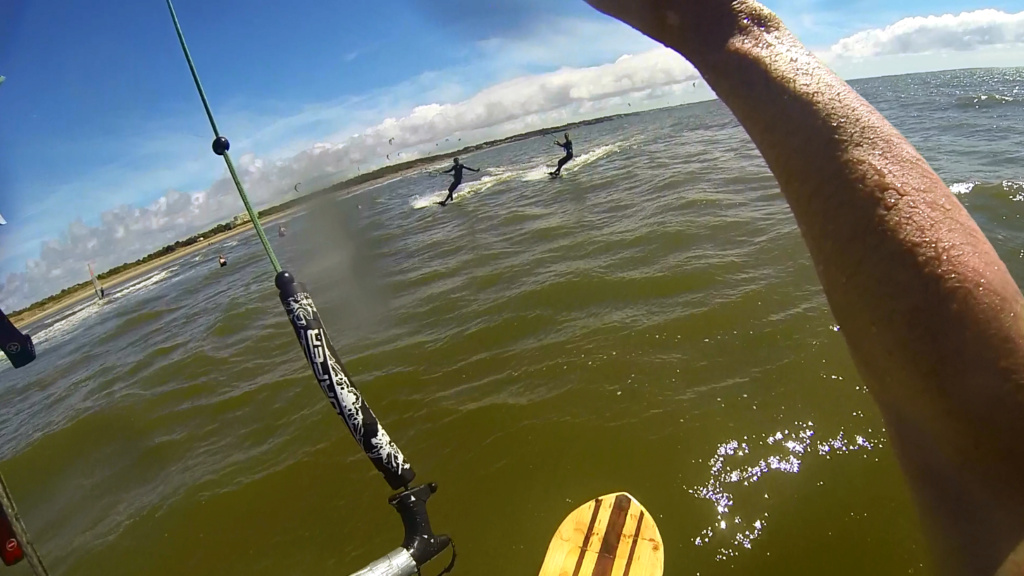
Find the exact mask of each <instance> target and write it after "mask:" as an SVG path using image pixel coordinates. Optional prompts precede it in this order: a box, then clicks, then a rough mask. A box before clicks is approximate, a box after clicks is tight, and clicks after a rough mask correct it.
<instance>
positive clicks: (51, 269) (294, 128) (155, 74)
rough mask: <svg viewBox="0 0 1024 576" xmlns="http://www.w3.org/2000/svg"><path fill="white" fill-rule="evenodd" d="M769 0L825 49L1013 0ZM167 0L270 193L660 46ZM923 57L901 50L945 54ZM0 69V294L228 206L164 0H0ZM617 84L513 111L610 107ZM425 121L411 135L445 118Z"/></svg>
mask: <svg viewBox="0 0 1024 576" xmlns="http://www.w3.org/2000/svg"><path fill="white" fill-rule="evenodd" d="M768 4H769V6H770V7H771V8H773V9H775V10H776V11H777V12H779V14H780V15H781V16H782V17H783V18H784V20H785V21H786V22H787V24H788V25H789V26H790V28H791V29H793V30H794V31H795V32H796V33H797V35H798V36H800V37H801V39H803V40H804V42H805V43H807V44H808V45H809V46H811V47H812V48H816V49H820V50H827V49H828V48H829V47H830V46H832V45H833V44H834V43H836V42H837V41H839V40H840V39H842V38H845V37H848V36H850V35H852V34H854V33H856V32H860V31H864V30H870V29H877V28H883V27H885V26H887V25H889V24H892V23H894V22H897V21H899V20H901V19H903V18H906V17H909V16H926V15H932V14H942V13H946V12H951V13H960V12H964V11H973V10H978V9H982V8H992V9H997V10H1002V11H1004V12H1007V13H1011V14H1012V13H1014V12H1019V11H1020V9H1021V6H1020V2H1019V0H1018V1H1016V2H1007V1H998V0H990V1H984V2H981V1H973V0H966V1H952V0H930V1H928V2H924V1H923V0H907V1H904V2H899V3H897V2H891V1H886V2H883V1H877V0H853V1H849V0H847V1H842V2H840V1H835V0H785V1H781V2H769V3H768ZM176 9H177V11H178V15H179V17H180V18H181V21H182V25H183V27H184V29H185V33H186V36H187V39H188V41H189V44H190V47H191V49H192V51H193V55H194V57H195V59H196V63H197V65H198V66H199V71H200V74H201V75H202V78H203V83H204V86H205V88H206V89H207V92H208V94H209V96H210V98H211V101H212V104H213V107H214V112H215V113H216V114H217V116H218V122H219V124H220V127H221V129H222V131H223V132H225V133H226V134H227V135H228V136H229V137H231V139H232V144H233V148H232V150H233V152H234V153H235V155H236V157H243V156H245V155H246V154H248V155H251V157H250V159H249V163H248V164H246V162H245V159H244V158H243V162H242V163H243V165H247V166H248V168H249V170H250V173H251V174H253V179H254V184H253V185H254V186H256V188H257V196H260V197H261V199H262V202H263V203H270V202H273V201H275V200H279V199H280V198H279V197H278V196H279V191H280V190H286V189H290V188H291V186H290V185H287V186H286V185H285V182H291V181H292V180H294V181H300V180H302V179H304V178H305V179H316V178H320V179H321V180H322V181H324V182H327V181H330V180H331V179H332V178H335V179H337V178H339V177H341V176H343V175H347V174H348V173H351V172H352V170H353V169H355V168H358V169H360V170H361V169H362V168H363V167H364V165H365V166H366V167H367V168H370V167H372V166H373V165H374V164H375V163H376V164H379V163H380V161H379V160H381V159H379V158H378V157H379V156H380V155H379V154H376V155H374V154H371V153H370V152H369V151H368V150H369V148H367V151H364V152H356V151H355V150H356V146H355V145H354V144H353V142H357V143H358V142H362V143H363V144H365V146H367V147H369V146H370V143H371V142H376V144H374V146H377V147H376V148H373V150H374V151H380V150H381V149H380V148H379V142H377V141H372V139H366V138H364V139H363V140H356V141H351V140H347V139H349V138H350V137H351V136H352V135H354V134H358V133H365V134H369V133H370V132H372V131H373V130H374V129H375V128H374V127H377V129H378V130H383V128H380V126H381V122H382V121H385V119H387V118H394V119H402V118H406V117H409V116H410V115H414V112H415V110H416V107H417V106H424V105H430V104H440V105H454V104H456V103H459V102H465V101H467V99H471V98H473V97H474V95H477V94H478V93H480V91H481V90H486V89H490V90H492V92H500V91H501V90H503V89H504V88H503V87H506V86H511V87H515V86H516V84H514V83H513V84H503V83H507V82H509V81H513V79H516V78H522V77H530V76H532V75H545V74H549V75H550V74H555V73H558V71H559V70H565V69H566V68H573V69H577V68H587V67H593V66H599V65H608V64H609V63H613V62H615V61H616V60H617V59H618V58H619V57H620V56H622V55H623V54H638V53H642V52H645V51H649V50H652V49H655V48H656V47H657V46H656V44H654V43H653V42H651V41H649V40H647V39H646V38H643V37H642V36H641V35H639V34H638V33H636V32H634V31H632V30H629V29H628V28H626V27H624V26H622V25H619V24H618V23H615V22H613V21H611V20H610V19H608V18H606V17H604V16H602V15H600V14H597V13H596V12H594V11H593V10H592V9H590V8H589V7H588V6H586V5H585V4H584V3H583V2H582V1H576V0H561V1H551V0H543V1H542V0H491V1H488V2H483V1H471V0H378V1H375V2H322V1H320V2H314V1H311V0H292V1H291V2H287V3H283V2H277V1H270V0H250V1H248V2H243V1H241V0H220V1H218V2H209V1H203V0H178V2H177V3H176ZM1005 26H1011V27H1012V26H1015V25H1014V24H1006V25H1005ZM595 39H598V41H595ZM979 53H981V55H980V56H975V57H972V58H973V60H972V59H970V58H968V61H967V63H968V64H972V65H985V64H986V63H989V62H991V63H992V64H993V65H1002V64H1004V63H1005V61H1006V60H1007V59H1010V60H1011V61H1012V60H1013V58H1017V57H1018V56H1019V55H1020V53H1021V52H1020V44H1019V43H1018V44H1016V47H1015V48H1014V47H1010V48H1005V47H999V46H996V47H989V48H988V49H987V51H986V50H980V51H979ZM961 56H963V54H961ZM929 58H930V57H929V56H928V55H927V54H925V55H924V56H920V55H919V56H918V57H917V60H914V61H913V62H910V61H908V62H909V63H907V64H906V65H905V66H904V68H907V70H906V71H911V70H913V69H914V68H928V67H930V66H931V64H934V62H937V60H935V58H932V59H931V60H929ZM930 63H931V64H930ZM1017 63H1018V64H1024V61H1021V60H1019V59H1018V60H1017ZM862 64H863V62H862ZM897 68H898V66H897ZM607 69H608V70H610V68H607ZM901 71H902V70H901ZM0 75H4V76H6V77H7V81H6V82H5V83H4V84H3V85H2V86H0V118H2V119H3V120H2V122H0V213H2V214H3V216H4V217H5V218H6V219H7V220H8V222H9V223H10V224H9V225H8V226H6V227H5V228H3V229H0V306H4V307H8V308H10V307H12V306H14V307H18V306H22V305H24V304H27V303H28V302H30V301H32V300H35V299H38V298H41V297H44V296H46V295H48V294H49V293H52V292H54V291H56V290H59V289H60V288H62V287H63V286H66V285H69V284H72V283H76V282H79V281H83V280H86V279H87V273H86V272H84V270H85V264H84V262H83V260H89V261H93V262H95V263H96V265H97V268H98V269H100V270H102V269H105V268H109V267H110V266H114V265H116V264H119V263H120V262H123V261H125V260H126V259H134V258H137V257H139V256H141V255H143V254H145V253H148V252H149V251H151V250H153V249H155V248H157V247H159V246H161V245H163V244H166V243H167V242H168V241H173V240H174V239H176V238H178V237H181V236H183V235H187V234H188V233H191V232H195V231H197V230H198V227H199V226H204V225H206V224H209V223H211V222H213V221H219V220H220V219H223V217H224V216H225V215H226V214H229V213H228V212H227V211H229V210H235V208H230V207H229V206H228V205H227V204H226V203H225V204H224V205H223V206H220V205H217V204H215V203H213V202H212V200H213V199H214V197H215V196H216V192H217V191H218V190H219V189H220V188H219V186H220V184H222V181H223V166H222V164H221V163H220V162H219V161H218V160H217V159H216V158H215V157H214V156H213V155H212V154H211V153H210V152H209V143H210V140H211V135H210V130H209V126H208V125H207V124H206V121H205V117H204V116H203V114H202V109H201V106H200V104H199V101H198V98H197V97H196V95H195V93H194V88H193V87H192V85H191V82H190V78H189V75H188V70H187V68H186V67H185V64H184V61H183V59H182V57H181V54H180V51H179V49H178V46H177V41H176V38H175V36H174V32H173V28H172V26H171V23H170V21H169V17H168V13H167V10H166V7H165V5H164V3H163V1H162V0H145V1H135V2H121V1H119V2H113V1H110V0H98V1H97V2H92V3H83V2H74V1H71V0H51V1H50V2H45V3H44V2H29V1H27V0H6V1H5V2H2V3H0ZM656 81H657V82H662V80H656ZM662 83H663V82H662ZM660 85H661V84H659V86H660ZM509 90H510V91H511V90H512V88H509ZM684 96H685V95H684ZM701 96H703V97H707V94H706V93H705V94H701V93H699V92H694V93H693V94H691V95H689V96H686V97H690V98H691V99H695V98H698V97H701ZM489 97H505V96H501V95H498V96H494V95H493V94H492V95H491V96H489ZM507 97H511V96H507ZM684 99H685V98H684ZM608 101H609V102H610V103H609V104H608V105H607V106H605V107H603V108H602V107H597V108H595V107H593V106H589V107H588V106H583V105H582V104H580V103H579V102H573V106H574V107H562V108H557V109H556V108H551V109H550V110H549V109H544V110H527V111H525V112H524V117H525V116H526V115H530V118H531V120H530V122H543V121H544V120H545V119H571V118H573V117H576V116H578V115H580V114H583V111H584V110H597V109H600V110H608V111H614V98H611V97H609V98H608ZM652 105H653V104H652ZM553 106H554V105H553ZM524 110H525V109H524ZM432 113H434V112H431V110H430V109H421V110H420V114H421V115H422V114H432ZM545 115H546V116H545ZM442 116H443V115H442ZM438 118H440V117H438ZM445 121H446V122H449V123H450V122H454V121H453V120H450V119H449V120H445ZM432 122H433V123H434V124H433V125H437V124H438V123H439V122H440V120H438V119H437V118H434V120H432ZM481 122H482V123H478V124H475V125H474V126H467V127H459V126H455V127H454V128H453V129H455V130H461V129H462V128H465V132H464V133H465V134H466V136H467V138H466V140H467V142H468V141H470V140H471V139H472V138H474V137H476V138H483V137H487V136H493V135H495V134H497V133H500V132H502V131H503V130H505V131H508V130H512V129H514V128H518V127H525V126H527V125H528V124H524V123H518V124H517V123H516V122H515V121H513V120H512V119H509V118H503V119H501V120H500V122H499V121H497V120H496V121H495V122H496V123H495V124H494V125H493V126H489V125H487V123H486V122H483V121H481ZM523 122H526V121H525V120H524V121H523ZM408 124H409V123H408V122H407V123H406V124H402V126H406V125H408ZM449 127H450V128H452V127H451V126H449ZM416 130H418V131H419V132H417V138H418V140H416V142H415V144H416V145H410V147H409V148H408V149H406V153H407V154H415V153H417V150H420V151H422V150H423V149H424V147H425V146H427V145H429V140H430V138H434V137H436V135H434V134H433V133H430V134H428V133H427V132H429V131H426V132H424V129H423V127H422V126H421V125H419V124H417V125H416ZM367 131H370V132H367ZM460 133H462V132H460ZM412 140H413V138H411V137H410V139H409V141H410V142H412ZM346 142H347V143H348V144H347V146H348V148H346V149H345V151H344V154H347V156H345V160H344V161H342V160H341V159H339V158H340V157H339V158H335V159H334V160H332V161H330V162H326V163H325V161H324V160H323V158H325V157H326V155H324V156H323V157H322V158H321V159H320V160H316V159H313V158H312V156H310V153H309V152H308V151H309V150H310V149H311V147H313V146H314V145H315V144H317V143H320V144H321V145H325V146H327V145H331V146H335V148H332V149H331V150H332V152H331V153H332V154H335V155H338V154H341V152H339V150H340V149H341V148H339V147H340V146H341V144H343V143H346ZM417 146H419V148H417ZM303 154H305V155H303ZM296 155H298V156H296ZM280 159H292V160H288V162H291V163H292V164H291V165H289V167H288V169H287V170H284V169H280V170H278V171H277V172H276V173H274V174H270V171H269V168H268V167H267V163H268V162H271V161H274V160H280ZM260 183H262V184H263V185H264V186H263V187H264V188H266V190H265V191H263V192H261V191H260ZM169 191H179V192H180V194H178V193H171V195H170V196H168V194H169ZM207 200H209V201H210V202H208V203H206V204H203V202H205V201H207ZM190 202H191V204H192V207H191V208H189V206H190V204H189V203H190ZM174 206H177V207H178V208H176V209H175V210H177V211H174V210H172V209H171V207H174ZM236 208H237V207H236ZM190 210H191V211H190ZM235 211H239V210H235ZM199 212H201V213H199ZM122 220H123V221H124V222H128V223H129V224H127V225H122V222H121V221H122ZM100 228H104V229H105V230H106V231H105V232H103V234H100V233H99V232H97V230H98V229H100ZM115 244H116V245H115ZM76 262H77V263H76Z"/></svg>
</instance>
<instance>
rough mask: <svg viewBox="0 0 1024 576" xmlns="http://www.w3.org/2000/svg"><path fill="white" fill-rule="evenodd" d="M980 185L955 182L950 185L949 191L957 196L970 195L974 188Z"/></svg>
mask: <svg viewBox="0 0 1024 576" xmlns="http://www.w3.org/2000/svg"><path fill="white" fill-rule="evenodd" d="M978 184H980V182H954V183H953V184H950V185H949V190H950V192H952V193H953V194H954V195H956V196H960V195H963V194H970V193H971V190H974V187H975V186H977V185H978Z"/></svg>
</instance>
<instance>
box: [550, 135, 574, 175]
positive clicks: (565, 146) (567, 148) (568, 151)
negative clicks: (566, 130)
mask: <svg viewBox="0 0 1024 576" xmlns="http://www.w3.org/2000/svg"><path fill="white" fill-rule="evenodd" d="M555 144H558V145H559V146H561V147H562V149H563V150H565V156H563V157H562V159H561V160H559V161H558V168H555V171H554V172H552V173H551V175H552V176H558V175H560V174H561V173H562V166H565V165H566V164H568V163H569V160H572V140H569V139H568V138H566V139H565V143H564V144H563V143H561V142H557V141H556V142H555Z"/></svg>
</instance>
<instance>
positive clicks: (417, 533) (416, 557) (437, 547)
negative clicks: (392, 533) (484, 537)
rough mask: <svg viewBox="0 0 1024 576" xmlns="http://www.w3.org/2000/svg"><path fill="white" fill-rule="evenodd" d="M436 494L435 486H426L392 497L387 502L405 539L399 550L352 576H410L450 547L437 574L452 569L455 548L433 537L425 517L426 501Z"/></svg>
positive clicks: (441, 539)
mask: <svg viewBox="0 0 1024 576" xmlns="http://www.w3.org/2000/svg"><path fill="white" fill-rule="evenodd" d="M434 492H437V484H427V485H424V486H420V487H418V488H414V489H412V490H407V491H405V492H402V493H401V494H396V495H395V496H392V497H391V499H390V500H389V501H388V502H389V503H390V504H391V505H392V506H394V507H395V510H397V511H398V514H399V515H401V516H402V524H403V525H404V526H405V540H404V541H403V542H402V547H401V548H398V549H396V550H394V551H393V552H391V553H390V554H388V555H387V556H384V557H383V558H381V559H379V560H377V561H376V562H374V563H372V564H370V565H369V566H367V567H366V568H363V569H362V570H360V571H359V572H356V573H355V574H353V575H352V576H412V575H413V574H417V573H419V570H420V566H422V565H424V564H426V563H427V562H429V561H431V560H433V559H434V558H436V557H437V556H438V555H440V554H441V552H443V551H444V549H445V548H447V547H449V546H451V547H452V561H451V563H449V564H448V567H447V568H446V569H445V570H444V572H442V573H441V574H446V573H448V572H450V571H451V569H452V568H453V567H454V566H455V545H454V543H452V541H451V538H449V537H448V536H445V535H443V534H442V535H440V536H435V535H434V532H433V530H431V528H430V518H429V517H428V516H427V500H428V499H429V498H430V496H431V495H432V494H433V493H434Z"/></svg>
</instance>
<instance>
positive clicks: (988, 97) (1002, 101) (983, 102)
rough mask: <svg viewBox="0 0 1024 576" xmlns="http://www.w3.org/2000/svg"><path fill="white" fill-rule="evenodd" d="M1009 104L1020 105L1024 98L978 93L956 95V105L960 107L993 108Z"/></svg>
mask: <svg viewBox="0 0 1024 576" xmlns="http://www.w3.org/2000/svg"><path fill="white" fill-rule="evenodd" d="M1008 104H1012V105H1018V106H1020V105H1022V104H1024V100H1021V99H1020V98H1011V97H1009V96H1000V95H999V94H976V95H967V96H957V97H956V105H957V106H958V107H960V108H992V107H995V106H1005V105H1008Z"/></svg>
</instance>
